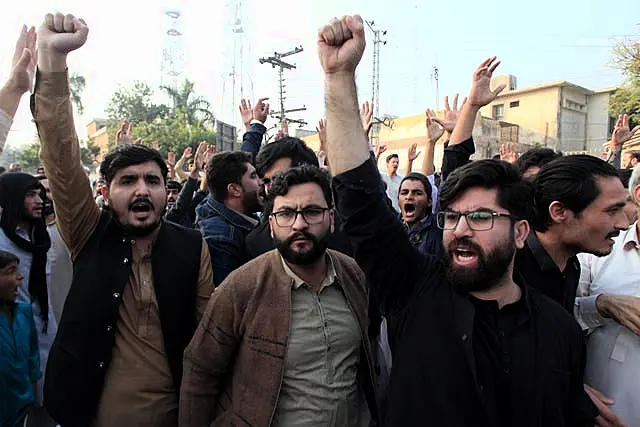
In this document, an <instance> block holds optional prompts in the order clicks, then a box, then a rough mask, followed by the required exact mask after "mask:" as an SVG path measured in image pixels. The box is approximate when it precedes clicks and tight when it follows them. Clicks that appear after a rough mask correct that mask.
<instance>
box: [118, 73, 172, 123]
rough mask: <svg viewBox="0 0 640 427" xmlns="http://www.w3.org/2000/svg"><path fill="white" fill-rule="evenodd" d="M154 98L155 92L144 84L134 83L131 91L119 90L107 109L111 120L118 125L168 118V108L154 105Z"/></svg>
mask: <svg viewBox="0 0 640 427" xmlns="http://www.w3.org/2000/svg"><path fill="white" fill-rule="evenodd" d="M152 96H153V90H151V88H150V87H149V85H147V84H146V83H144V82H139V81H137V82H134V84H133V87H132V88H130V89H126V88H120V89H118V90H117V91H116V93H114V94H113V95H112V96H111V100H110V101H109V106H108V107H107V115H108V118H109V120H110V121H112V122H117V123H118V124H119V123H120V121H121V120H128V121H130V122H134V123H142V122H152V121H154V120H156V119H162V118H164V117H166V116H167V115H168V113H169V111H168V108H167V106H166V105H162V104H160V105H157V104H154V103H153V102H151V97H152Z"/></svg>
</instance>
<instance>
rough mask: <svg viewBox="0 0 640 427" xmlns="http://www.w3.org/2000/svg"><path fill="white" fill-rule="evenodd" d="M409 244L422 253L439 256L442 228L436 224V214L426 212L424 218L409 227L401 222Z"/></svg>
mask: <svg viewBox="0 0 640 427" xmlns="http://www.w3.org/2000/svg"><path fill="white" fill-rule="evenodd" d="M402 223H403V225H404V227H405V230H406V231H407V234H408V235H409V241H411V244H412V245H413V246H414V247H415V248H416V249H418V250H419V251H420V252H422V253H423V254H427V255H434V256H436V257H439V256H440V254H441V253H442V230H441V229H440V228H439V227H438V225H437V224H436V216H435V215H433V214H427V215H426V216H425V217H424V218H422V219H421V220H420V221H418V223H417V224H414V225H413V227H411V228H410V227H409V225H408V224H407V223H406V222H404V221H403V222H402Z"/></svg>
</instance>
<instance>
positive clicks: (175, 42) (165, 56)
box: [160, 9, 184, 101]
mask: <svg viewBox="0 0 640 427" xmlns="http://www.w3.org/2000/svg"><path fill="white" fill-rule="evenodd" d="M164 14H165V28H166V30H165V34H164V47H163V49H162V65H161V77H160V84H161V85H162V86H167V87H170V88H172V89H176V88H177V86H178V78H179V77H180V76H181V75H182V61H183V59H184V49H183V40H182V28H181V27H182V23H181V21H180V18H181V16H182V14H181V13H180V11H179V10H177V9H171V10H167V11H166V12H165V13H164ZM172 101H173V100H172Z"/></svg>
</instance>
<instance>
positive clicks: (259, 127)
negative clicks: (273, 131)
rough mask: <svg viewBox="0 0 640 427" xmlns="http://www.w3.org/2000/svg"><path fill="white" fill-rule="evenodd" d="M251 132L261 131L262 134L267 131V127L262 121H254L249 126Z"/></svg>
mask: <svg viewBox="0 0 640 427" xmlns="http://www.w3.org/2000/svg"><path fill="white" fill-rule="evenodd" d="M249 130H254V131H260V132H262V133H264V132H266V131H267V127H266V126H265V125H264V124H263V123H262V122H261V121H260V120H256V119H253V120H251V124H250V125H249Z"/></svg>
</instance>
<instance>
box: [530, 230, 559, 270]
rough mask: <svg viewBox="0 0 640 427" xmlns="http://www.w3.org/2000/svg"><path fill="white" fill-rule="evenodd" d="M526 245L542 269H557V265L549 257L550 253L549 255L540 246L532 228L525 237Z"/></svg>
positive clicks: (540, 243)
mask: <svg viewBox="0 0 640 427" xmlns="http://www.w3.org/2000/svg"><path fill="white" fill-rule="evenodd" d="M527 246H528V247H529V250H531V253H532V254H533V257H534V258H535V259H536V261H537V263H538V265H539V266H540V269H541V270H542V271H548V270H553V269H554V268H555V269H558V265H557V264H556V262H555V261H554V260H553V258H551V255H549V252H547V250H546V249H545V248H544V246H542V242H541V241H540V239H538V236H537V235H536V232H535V231H533V230H531V233H529V236H528V237H527Z"/></svg>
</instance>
